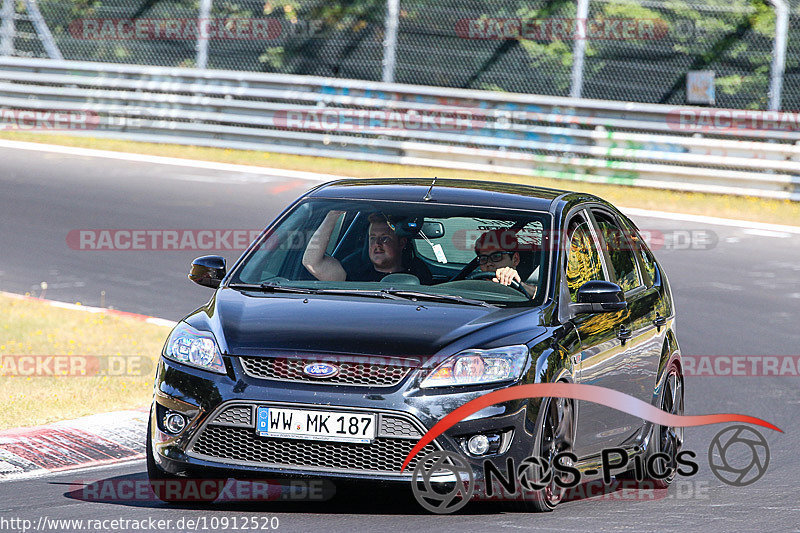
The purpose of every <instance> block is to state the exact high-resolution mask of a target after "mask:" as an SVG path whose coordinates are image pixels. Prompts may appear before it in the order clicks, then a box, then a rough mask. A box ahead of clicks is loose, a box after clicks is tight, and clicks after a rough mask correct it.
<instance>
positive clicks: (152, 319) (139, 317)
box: [0, 291, 177, 328]
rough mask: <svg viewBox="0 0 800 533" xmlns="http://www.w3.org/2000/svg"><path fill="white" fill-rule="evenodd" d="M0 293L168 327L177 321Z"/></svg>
mask: <svg viewBox="0 0 800 533" xmlns="http://www.w3.org/2000/svg"><path fill="white" fill-rule="evenodd" d="M0 294H2V295H3V296H7V297H8V298H13V299H15V300H33V301H37V302H42V303H44V304H46V305H49V306H51V307H58V308H60V309H71V310H72V311H83V312H85V313H104V314H108V315H114V316H123V317H127V318H132V319H134V320H140V321H142V322H146V323H148V324H153V325H155V326H165V327H169V328H174V327H175V325H176V324H177V322H175V321H173V320H167V319H165V318H156V317H154V316H147V315H140V314H137V313H128V312H127V311H118V310H116V309H108V308H105V307H91V306H88V305H80V304H71V303H67V302H58V301H56V300H47V299H43V298H37V297H35V296H25V295H24V294H16V293H13V292H4V291H0Z"/></svg>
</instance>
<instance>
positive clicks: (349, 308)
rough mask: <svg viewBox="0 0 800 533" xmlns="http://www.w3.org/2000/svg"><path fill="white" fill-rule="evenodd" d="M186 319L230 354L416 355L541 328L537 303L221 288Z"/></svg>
mask: <svg viewBox="0 0 800 533" xmlns="http://www.w3.org/2000/svg"><path fill="white" fill-rule="evenodd" d="M186 321H187V322H189V323H190V324H192V325H193V326H195V327H197V328H200V329H208V330H211V331H212V332H213V333H214V334H215V336H216V337H217V341H218V342H219V344H220V348H221V349H222V351H223V353H227V354H233V355H261V354H263V355H269V354H274V353H275V352H281V353H286V352H290V353H291V352H298V353H302V352H308V351H311V352H316V353H329V354H330V353H347V354H366V355H378V356H392V357H419V356H426V355H433V354H436V353H438V352H439V351H440V350H441V349H442V348H444V347H446V346H449V345H453V344H455V345H456V346H455V347H456V348H458V349H464V348H467V347H473V346H476V347H477V346H487V347H488V345H491V344H492V343H493V342H497V341H498V340H501V339H506V338H509V337H513V338H514V339H515V341H516V343H520V342H527V341H528V340H531V339H533V338H534V337H536V336H538V334H540V333H541V332H542V330H544V328H543V327H541V325H540V324H541V312H540V310H539V309H532V308H491V307H479V306H472V305H463V304H450V303H439V302H427V301H426V302H412V301H397V300H386V299H379V298H368V297H352V296H323V295H308V296H307V297H306V296H305V295H294V294H273V293H269V294H262V293H253V292H239V291H238V290H234V289H227V288H223V289H220V290H218V291H217V293H216V294H215V296H214V298H212V300H211V301H210V302H209V303H208V305H207V306H206V307H204V308H201V309H199V310H198V311H196V312H195V313H194V314H192V315H190V316H189V317H187V319H186ZM490 326H491V327H490ZM521 339H524V340H521ZM462 345H463V347H462Z"/></svg>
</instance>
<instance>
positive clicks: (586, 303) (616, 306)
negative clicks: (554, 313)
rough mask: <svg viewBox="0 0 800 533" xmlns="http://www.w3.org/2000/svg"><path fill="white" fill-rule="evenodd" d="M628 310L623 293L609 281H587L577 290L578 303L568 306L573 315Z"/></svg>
mask: <svg viewBox="0 0 800 533" xmlns="http://www.w3.org/2000/svg"><path fill="white" fill-rule="evenodd" d="M627 308H628V302H626V301H625V293H624V292H623V291H622V288H621V287H620V286H619V285H617V284H616V283H611V282H610V281H600V280H593V281H587V282H586V283H584V284H583V285H581V286H580V287H579V288H578V303H574V304H571V305H570V309H572V311H573V312H574V313H575V314H581V313H611V312H614V311H622V310H624V309H627Z"/></svg>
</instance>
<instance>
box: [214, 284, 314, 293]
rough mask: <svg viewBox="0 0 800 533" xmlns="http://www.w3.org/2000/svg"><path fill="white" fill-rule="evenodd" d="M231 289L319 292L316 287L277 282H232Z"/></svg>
mask: <svg viewBox="0 0 800 533" xmlns="http://www.w3.org/2000/svg"><path fill="white" fill-rule="evenodd" d="M228 287H230V288H231V289H244V290H248V291H265V292H292V293H296V294H317V290H316V289H306V288H304V287H292V286H288V287H287V286H284V285H279V284H277V283H266V282H265V283H231V284H230V285H228Z"/></svg>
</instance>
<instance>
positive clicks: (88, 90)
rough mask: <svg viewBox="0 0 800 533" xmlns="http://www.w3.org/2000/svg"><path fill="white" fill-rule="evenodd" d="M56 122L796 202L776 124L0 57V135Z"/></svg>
mask: <svg viewBox="0 0 800 533" xmlns="http://www.w3.org/2000/svg"><path fill="white" fill-rule="evenodd" d="M19 110H38V111H40V114H39V115H40V118H41V117H45V118H44V119H42V120H41V121H40V122H43V123H44V124H45V125H44V126H42V125H41V124H39V122H37V121H36V120H34V119H25V118H24V117H25V116H26V115H25V114H24V113H20V111H19ZM56 112H61V113H70V114H71V116H74V115H76V114H77V115H79V114H80V113H83V114H85V116H88V117H90V118H91V120H89V121H87V124H86V125H81V124H78V126H76V127H67V128H65V127H64V126H63V124H62V125H61V127H59V128H55V127H53V128H50V129H55V130H58V131H59V132H61V133H63V132H69V133H74V134H77V135H90V136H98V137H108V138H122V139H130V140H141V141H150V142H158V143H178V144H191V145H199V146H214V147H224V148H241V149H249V150H264V151H270V152H283V153H291V154H301V155H314V156H326V157H338V158H346V159H354V160H362V161H373V162H382V163H400V164H409V165H426V166H434V167H441V168H449V169H465V170H481V171H489V172H503V173H510V174H518V175H527V176H536V177H548V178H559V179H568V180H577V181H589V182H599V183H617V184H625V185H634V186H642V187H656V188H664V189H674V190H681V191H696V192H714V193H723V194H737V195H751V196H760V197H766V198H778V199H790V200H800V146H798V145H797V144H796V143H800V123H798V122H800V114H795V113H788V112H780V113H775V112H755V111H754V112H750V111H743V110H718V109H713V108H696V107H695V108H692V107H675V106H664V105H655V104H640V103H627V102H613V101H602V100H588V99H571V98H559V97H552V96H538V95H527V94H517V93H501V92H492V91H476V90H460V89H450V88H440V87H428V86H415V85H402V84H393V83H380V82H366V81H354V80H344V79H334V78H318V77H310V76H290V75H283V74H261V73H251V72H234V71H217V70H195V69H179V68H166V67H149V66H148V67H145V66H136V65H119V64H105V63H87V62H76V61H54V60H48V59H25V58H9V57H5V58H0V129H4V128H5V129H8V128H18V129H23V130H24V129H34V128H39V129H42V130H47V129H48V127H47V126H48V124H49V125H52V124H51V123H50V122H48V120H47V118H48V117H50V116H51V115H52V114H53V113H56ZM770 113H772V114H770ZM20 117H23V118H20ZM795 121H797V122H795Z"/></svg>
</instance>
